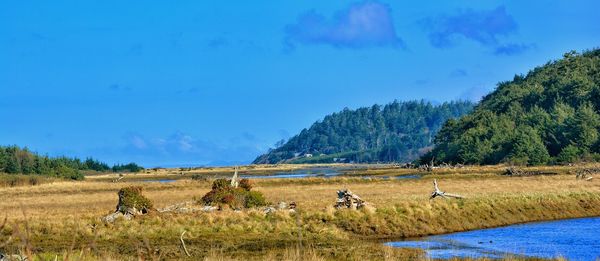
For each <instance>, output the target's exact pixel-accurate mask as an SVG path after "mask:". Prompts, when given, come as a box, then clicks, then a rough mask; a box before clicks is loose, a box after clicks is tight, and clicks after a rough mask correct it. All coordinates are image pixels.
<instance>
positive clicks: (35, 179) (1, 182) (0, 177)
mask: <svg viewBox="0 0 600 261" xmlns="http://www.w3.org/2000/svg"><path fill="white" fill-rule="evenodd" d="M54 181H57V179H56V178H52V177H47V176H40V175H16V174H0V187H19V186H36V185H41V184H47V183H52V182H54Z"/></svg>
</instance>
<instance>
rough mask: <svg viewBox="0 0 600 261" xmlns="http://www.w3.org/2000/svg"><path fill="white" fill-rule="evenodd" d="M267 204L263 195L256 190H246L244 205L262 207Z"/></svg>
mask: <svg viewBox="0 0 600 261" xmlns="http://www.w3.org/2000/svg"><path fill="white" fill-rule="evenodd" d="M266 205H267V200H266V199H265V196H264V195H263V194H262V193H260V192H258V191H248V195H247V196H246V207H247V208H254V207H262V206H266Z"/></svg>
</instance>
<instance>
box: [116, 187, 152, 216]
mask: <svg viewBox="0 0 600 261" xmlns="http://www.w3.org/2000/svg"><path fill="white" fill-rule="evenodd" d="M131 208H135V209H137V210H140V211H142V212H148V211H150V210H151V209H152V208H153V206H152V202H151V201H150V200H149V199H148V198H146V197H144V195H142V187H140V186H130V187H124V188H122V189H121V190H119V204H118V205H117V211H119V212H122V213H125V212H126V211H127V209H131Z"/></svg>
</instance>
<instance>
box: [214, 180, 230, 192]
mask: <svg viewBox="0 0 600 261" xmlns="http://www.w3.org/2000/svg"><path fill="white" fill-rule="evenodd" d="M229 187H231V182H230V181H229V180H227V179H217V180H215V181H214V182H213V185H212V189H213V190H222V189H227V188H229Z"/></svg>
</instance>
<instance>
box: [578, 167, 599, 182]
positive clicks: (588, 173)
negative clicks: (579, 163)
mask: <svg viewBox="0 0 600 261" xmlns="http://www.w3.org/2000/svg"><path fill="white" fill-rule="evenodd" d="M597 173H600V168H587V169H579V170H577V173H576V174H575V178H576V179H580V180H585V181H591V180H592V179H593V178H594V177H592V175H593V174H597Z"/></svg>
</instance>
